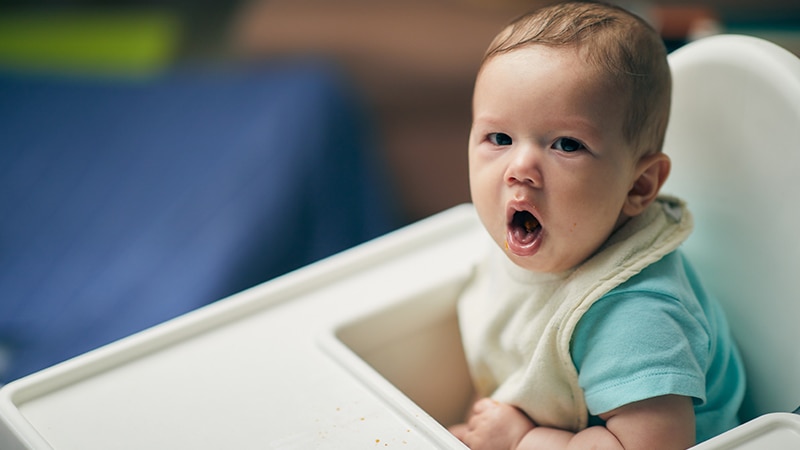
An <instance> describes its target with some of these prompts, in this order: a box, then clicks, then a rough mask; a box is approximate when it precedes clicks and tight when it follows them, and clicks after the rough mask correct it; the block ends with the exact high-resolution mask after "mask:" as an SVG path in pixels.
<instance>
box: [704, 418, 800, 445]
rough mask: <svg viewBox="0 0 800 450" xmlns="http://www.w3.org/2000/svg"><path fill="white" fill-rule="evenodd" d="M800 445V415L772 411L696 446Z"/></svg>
mask: <svg viewBox="0 0 800 450" xmlns="http://www.w3.org/2000/svg"><path fill="white" fill-rule="evenodd" d="M797 448H800V416H798V415H797V414H791V413H771V414H766V415H763V416H760V417H757V418H755V419H753V420H752V421H750V422H747V423H745V424H743V425H741V426H739V427H737V428H735V429H733V430H731V431H729V432H727V433H724V434H722V435H720V436H717V437H715V438H713V439H709V440H708V441H706V442H703V443H702V444H700V445H696V446H695V447H693V450H712V449H713V450H729V449H730V450H733V449H736V450H781V449H797Z"/></svg>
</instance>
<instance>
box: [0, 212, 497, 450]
mask: <svg viewBox="0 0 800 450" xmlns="http://www.w3.org/2000/svg"><path fill="white" fill-rule="evenodd" d="M482 234H483V231H482V229H481V228H480V227H479V225H478V223H477V220H476V219H475V217H474V213H473V211H472V208H471V206H463V207H460V208H455V209H453V210H450V211H447V212H445V213H442V214H441V215H439V216H436V217H435V218H434V219H429V220H427V221H424V222H422V223H419V224H416V225H414V226H412V227H409V228H407V229H404V230H401V231H399V232H396V233H394V234H391V235H389V236H387V237H384V238H381V239H379V240H377V241H373V242H371V243H369V244H367V245H364V246H362V247H358V248H356V249H353V250H351V251H348V252H346V253H344V254H340V255H337V256H335V257H333V258H330V259H328V260H325V261H323V262H321V263H319V264H316V265H312V266H309V267H306V268H304V269H302V270H299V271H297V272H295V273H292V274H289V275H288V276H285V277H283V278H280V279H277V280H275V281H272V282H268V283H266V284H264V285H261V286H259V287H256V288H254V289H251V290H248V291H245V292H243V293H241V294H238V295H236V296H234V297H231V298H229V299H226V300H222V301H220V302H218V303H216V304H214V305H211V306H209V307H207V308H204V309H201V310H199V311H196V312H193V313H190V314H188V315H186V316H183V317H180V318H178V319H176V320H173V321H171V322H167V323H165V324H163V325H161V326H158V327H156V328H154V329H151V330H147V331H145V332H142V333H140V334H137V335H134V336H132V337H130V338H128V339H125V340H123V341H120V342H117V343H114V344H111V345H109V346H107V347H104V348H102V349H100V350H98V351H95V352H92V353H89V354H86V355H83V356H80V357H78V358H76V359H74V360H71V361H68V362H66V363H64V364H62V365H59V366H56V367H53V368H50V369H47V370H44V371H42V372H40V373H37V374H34V375H31V376H29V377H26V378H23V379H20V380H18V381H16V382H13V383H10V384H8V385H6V386H5V387H3V388H2V389H0V448H2V449H15V448H37V449H39V448H53V449H82V450H90V449H102V450H107V449H143V448H147V449H161V448H163V449H175V448H191V449H219V448H236V449H247V448H254V449H256V448H257V449H270V448H281V449H292V448H297V449H309V448H342V449H354V448H388V447H394V448H404V449H405V448H408V449H411V448H418V449H429V448H463V446H462V445H461V444H460V443H459V442H458V441H457V440H456V439H455V438H454V437H452V436H451V435H450V434H449V433H447V431H446V429H445V428H444V427H443V426H442V425H441V424H440V423H439V422H437V421H436V420H435V419H434V418H432V417H430V416H429V414H428V413H427V412H426V411H424V410H423V409H421V408H420V407H419V406H418V405H417V404H415V403H414V402H412V401H411V400H409V398H408V397H407V396H406V395H405V394H403V393H402V391H401V390H399V389H398V388H397V386H395V385H393V384H392V383H390V382H389V381H387V379H386V378H384V377H382V376H380V375H379V374H378V372H376V371H375V369H373V367H372V366H370V365H369V364H367V362H365V361H364V360H363V359H361V358H359V357H358V356H356V354H355V353H354V352H353V351H352V350H350V348H349V347H348V346H347V345H345V344H343V343H342V340H344V341H346V342H347V343H349V344H350V345H352V346H353V347H354V348H355V349H356V350H357V351H358V352H361V353H363V354H364V356H365V358H366V359H367V360H368V361H371V362H372V363H374V364H375V365H376V367H377V368H379V369H380V370H381V371H382V373H383V374H384V375H385V376H386V377H387V378H389V379H392V380H394V381H395V382H396V383H398V384H399V385H401V386H402V385H405V386H406V387H407V388H409V394H410V395H412V396H416V397H417V398H418V399H420V400H422V402H423V403H425V404H426V408H427V409H429V410H430V411H433V412H435V414H436V415H437V416H439V417H442V418H443V419H442V418H440V420H442V421H443V422H446V421H447V420H449V419H448V417H450V418H452V417H456V416H457V415H460V414H461V412H462V408H463V406H464V404H465V402H466V398H467V397H468V396H469V394H470V392H471V388H470V385H469V381H468V379H467V378H465V376H466V373H465V372H464V371H463V354H462V353H461V352H460V344H459V340H458V339H459V338H458V335H457V328H453V327H452V324H453V323H455V322H454V321H455V309H454V308H455V295H456V293H457V291H458V286H459V285H460V283H461V282H463V280H464V279H465V278H466V277H467V275H468V274H469V270H470V268H471V265H472V263H473V261H474V259H475V257H476V255H477V254H478V252H476V251H475V245H474V244H475V243H476V242H480V241H481V235H482ZM442 323H445V324H447V323H449V324H450V326H449V327H448V326H446V327H440V326H439V325H440V324H442ZM420 332H421V333H422V334H423V336H425V337H431V338H433V341H434V342H440V344H438V346H437V344H428V343H427V342H425V341H424V339H423V340H422V341H420V339H418V338H419V335H418V333H420ZM339 336H340V337H341V339H342V340H340V337H339ZM408 338H410V339H408ZM414 339H417V340H414ZM454 344H455V345H454ZM459 361H461V362H459ZM459 364H461V365H459ZM409 370H411V371H413V372H414V373H415V374H416V376H415V377H412V375H411V373H410V372H409ZM459 372H460V374H458V375H453V376H452V378H450V375H451V374H454V373H459ZM420 373H423V374H431V378H428V377H419V374H420ZM412 378H416V380H413V379H412ZM429 380H433V382H432V386H434V387H435V386H438V387H440V388H443V389H444V390H442V392H445V393H446V395H445V396H444V398H442V397H441V396H440V397H439V398H437V397H430V398H429V397H428V396H427V395H425V392H424V391H420V390H419V389H417V388H415V387H414V386H419V385H423V384H427V383H428V381H429ZM436 380H438V381H436ZM454 380H461V381H460V384H459V383H456V382H454ZM465 380H466V383H465ZM436 390H439V388H436Z"/></svg>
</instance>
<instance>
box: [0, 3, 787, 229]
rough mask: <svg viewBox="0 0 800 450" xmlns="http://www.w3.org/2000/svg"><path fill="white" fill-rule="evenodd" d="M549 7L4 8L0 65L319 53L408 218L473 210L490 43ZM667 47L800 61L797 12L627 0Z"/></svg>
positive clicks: (110, 66) (782, 6) (125, 63)
mask: <svg viewBox="0 0 800 450" xmlns="http://www.w3.org/2000/svg"><path fill="white" fill-rule="evenodd" d="M547 3H552V1H547V0H529V1H525V0H501V1H490V0H380V1H378V0H238V1H231V0H164V1H155V0H145V1H140V0H71V1H67V0H62V1H55V0H38V1H37V0H33V1H23V0H17V1H14V0H5V1H0V65H2V64H5V65H12V66H14V65H17V66H29V67H36V68H39V69H45V70H47V69H64V68H67V69H69V70H95V71H106V72H113V73H120V72H123V73H124V72H128V73H147V72H152V71H157V70H161V69H163V68H165V67H169V66H173V65H186V64H195V65H196V64H229V63H234V62H237V61H238V62H241V61H255V60H265V59H279V58H284V59H285V58H291V57H295V56H298V55H317V56H322V57H325V58H329V59H332V60H334V61H336V62H337V63H339V64H341V65H342V66H343V67H345V68H346V70H347V72H348V73H349V75H350V76H351V77H352V78H353V80H354V81H355V83H356V84H357V86H358V87H359V89H360V91H361V93H362V94H363V96H364V98H365V101H366V103H367V104H368V107H369V109H370V111H371V113H372V117H373V119H374V125H375V128H376V130H377V132H378V136H379V137H380V146H379V147H378V150H377V151H380V152H381V153H382V154H381V155H380V157H381V158H384V159H385V161H386V162H387V164H388V166H389V168H390V170H391V174H390V176H391V180H387V181H389V182H391V183H392V184H394V185H396V187H397V192H398V194H399V201H400V203H401V205H399V206H400V207H401V209H402V211H403V212H404V214H405V217H406V219H407V220H416V219H419V218H421V217H425V216H427V215H430V214H432V213H435V212H437V211H440V210H442V209H445V208H447V207H449V206H452V205H454V204H458V203H461V202H466V201H469V194H468V187H467V175H466V170H467V166H466V153H465V151H466V143H467V135H468V132H469V121H470V95H471V85H472V81H473V78H474V74H475V71H476V68H477V65H478V63H479V60H480V58H481V55H482V52H483V50H484V49H485V47H486V45H487V44H488V42H489V40H490V39H491V37H492V36H493V35H494V34H495V33H496V32H497V30H498V29H499V28H501V27H502V26H503V25H504V24H505V23H506V22H508V21H509V20H511V19H513V18H514V17H516V16H517V15H519V14H521V13H523V12H525V11H527V10H529V9H533V8H535V7H537V6H540V5H543V4H547ZM618 3H620V4H622V5H623V6H626V7H628V8H630V9H632V10H634V11H636V12H638V13H639V14H641V15H642V16H644V17H645V18H647V19H648V20H650V21H651V22H652V23H653V24H654V25H655V26H656V27H657V28H658V29H659V30H660V31H661V32H662V35H663V36H664V38H665V40H666V41H667V43H668V45H669V46H670V48H675V47H676V46H679V45H681V44H682V43H683V42H685V41H686V40H690V39H693V38H695V37H698V36H701V35H704V34H708V33H716V32H733V33H744V34H752V35H758V36H762V37H765V38H767V39H770V40H773V41H775V42H777V43H779V44H780V45H783V46H784V47H787V48H789V49H790V50H792V51H794V52H800V2H797V1H792V0H701V1H693V2H686V1H681V0H649V1H644V0H643V1H636V0H624V1H619V2H618Z"/></svg>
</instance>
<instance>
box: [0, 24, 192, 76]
mask: <svg viewBox="0 0 800 450" xmlns="http://www.w3.org/2000/svg"><path fill="white" fill-rule="evenodd" d="M180 35H181V23H180V20H179V19H178V16H177V15H175V14H174V13H172V12H167V11H149V10H148V11H129V10H125V11H72V10H69V11H38V10H37V11H24V12H23V11H0V66H2V67H5V68H10V69H17V70H35V71H47V72H67V73H100V74H111V75H120V74H121V75H124V74H130V75H141V74H149V73H153V72H156V71H158V70H160V69H163V68H165V67H166V66H168V65H169V64H170V63H171V62H172V61H173V59H174V58H175V55H176V53H177V48H178V44H179V40H180Z"/></svg>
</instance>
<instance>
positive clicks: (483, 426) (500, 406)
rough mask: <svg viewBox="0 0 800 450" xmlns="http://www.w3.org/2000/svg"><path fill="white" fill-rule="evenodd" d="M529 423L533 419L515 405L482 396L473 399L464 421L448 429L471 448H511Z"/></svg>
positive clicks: (511, 449) (530, 427)
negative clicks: (468, 413) (468, 415)
mask: <svg viewBox="0 0 800 450" xmlns="http://www.w3.org/2000/svg"><path fill="white" fill-rule="evenodd" d="M533 427H534V425H533V422H531V421H530V419H528V417H527V416H526V415H525V414H523V413H522V412H521V411H520V410H518V409H517V408H515V407H513V406H511V405H507V404H505V403H499V402H496V401H494V400H492V399H490V398H484V399H481V400H478V401H477V402H475V405H473V407H472V412H471V415H470V418H469V420H468V421H467V423H466V424H461V425H456V426H454V427H452V428H451V429H450V431H451V432H452V433H453V434H454V435H455V436H456V437H457V438H459V439H460V440H461V442H463V443H465V444H467V447H469V448H470V449H472V450H480V449H502V450H505V449H510V450H513V449H514V448H516V446H517V444H519V442H520V441H521V440H522V438H523V436H525V434H526V433H527V432H528V431H530V430H531V429H533Z"/></svg>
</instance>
